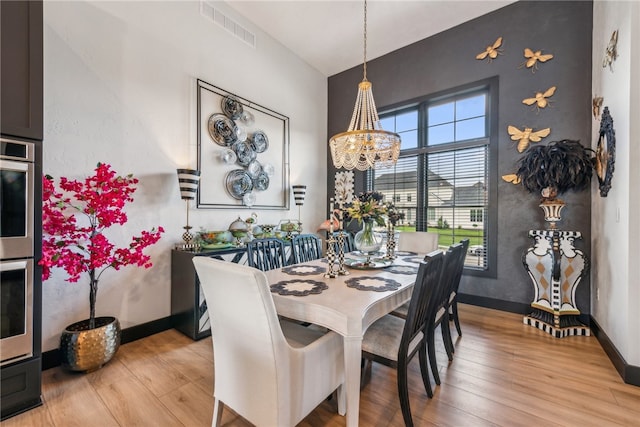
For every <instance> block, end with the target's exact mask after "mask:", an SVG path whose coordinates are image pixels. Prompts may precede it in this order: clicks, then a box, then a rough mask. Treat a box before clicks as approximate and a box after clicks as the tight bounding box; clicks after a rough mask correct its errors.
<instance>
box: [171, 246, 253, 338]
mask: <svg viewBox="0 0 640 427" xmlns="http://www.w3.org/2000/svg"><path fill="white" fill-rule="evenodd" d="M246 250H247V249H246V247H237V248H235V247H234V248H227V249H218V250H203V251H199V252H195V251H183V250H177V249H174V250H172V251H171V317H172V320H173V327H174V328H176V329H177V330H179V331H180V332H182V333H183V334H185V335H187V336H188V337H190V338H191V339H193V340H199V339H201V338H205V337H208V336H209V335H211V325H210V322H209V313H208V312H207V302H206V301H205V299H204V294H203V293H202V290H201V289H200V281H199V280H198V276H197V275H196V270H195V268H194V267H193V262H192V259H193V257H196V256H206V257H211V258H216V259H220V260H225V261H230V262H235V263H243V264H244V263H246V259H247V257H246Z"/></svg>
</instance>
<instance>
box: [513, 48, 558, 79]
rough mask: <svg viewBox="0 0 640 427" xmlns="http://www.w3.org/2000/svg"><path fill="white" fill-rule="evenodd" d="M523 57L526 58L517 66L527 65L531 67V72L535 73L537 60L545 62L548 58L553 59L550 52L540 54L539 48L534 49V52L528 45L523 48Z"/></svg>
mask: <svg viewBox="0 0 640 427" xmlns="http://www.w3.org/2000/svg"><path fill="white" fill-rule="evenodd" d="M524 57H525V58H527V60H526V61H524V62H523V63H522V64H521V65H520V67H519V68H522V67H523V66H524V67H527V68H531V72H532V73H535V72H536V70H537V69H538V62H547V61H548V60H550V59H553V55H552V54H550V53H547V54H544V55H543V54H542V51H541V50H536V51H535V52H534V51H532V50H531V49H529V48H528V47H527V48H525V49H524Z"/></svg>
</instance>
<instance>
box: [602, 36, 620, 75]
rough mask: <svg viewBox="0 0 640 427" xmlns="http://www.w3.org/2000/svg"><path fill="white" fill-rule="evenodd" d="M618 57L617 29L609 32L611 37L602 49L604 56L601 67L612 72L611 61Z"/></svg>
mask: <svg viewBox="0 0 640 427" xmlns="http://www.w3.org/2000/svg"><path fill="white" fill-rule="evenodd" d="M616 59H618V30H615V31H614V32H613V33H612V34H611V39H610V40H609V44H608V45H607V48H606V50H605V51H604V58H603V59H602V68H607V65H608V66H609V69H610V70H611V71H612V72H613V62H614V61H615V60H616Z"/></svg>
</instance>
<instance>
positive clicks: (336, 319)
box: [265, 253, 422, 427]
mask: <svg viewBox="0 0 640 427" xmlns="http://www.w3.org/2000/svg"><path fill="white" fill-rule="evenodd" d="M347 257H349V254H347ZM421 259H422V257H420V256H417V255H416V254H411V253H405V254H404V256H398V257H397V258H396V259H395V260H394V262H393V265H391V266H389V267H386V268H375V269H367V270H362V269H353V268H349V267H347V268H346V270H347V271H348V272H349V275H341V276H338V277H336V278H325V277H324V273H325V271H326V270H327V268H328V264H327V263H326V260H314V261H310V262H307V263H302V264H296V265H295V266H289V267H285V268H283V269H276V270H271V271H267V272H265V273H266V275H267V278H268V280H269V284H270V285H271V286H272V295H273V300H274V302H275V306H276V310H277V312H278V314H279V315H281V316H285V317H288V318H291V319H295V320H299V321H304V322H309V323H314V324H316V325H320V326H324V327H326V328H328V329H331V330H333V331H335V332H337V333H338V334H340V335H342V337H343V339H344V370H345V387H346V418H347V419H346V421H347V422H346V424H347V426H348V427H355V426H357V425H358V418H359V412H360V360H361V355H362V338H363V336H364V333H365V332H366V330H367V328H368V327H369V326H370V325H371V324H372V323H373V322H375V321H376V320H378V319H379V318H381V317H382V316H384V315H385V314H388V313H390V312H391V311H393V310H394V309H395V308H397V307H399V306H400V305H402V304H403V303H405V302H406V301H408V300H409V298H410V297H411V291H412V289H413V284H414V281H415V278H416V273H417V268H418V265H419V261H420V260H421ZM354 282H355V283H354ZM349 283H351V284H352V285H355V286H357V287H360V289H359V288H354V287H349V286H348V284H349ZM322 284H325V285H326V289H317V288H318V287H322ZM274 285H276V286H274ZM385 286H392V287H395V286H397V289H393V290H384V291H380V290H366V289H362V287H365V288H366V287H369V288H376V289H379V288H380V287H385ZM276 287H277V289H274V288H276ZM314 287H315V288H316V289H315V292H319V293H309V294H307V295H300V296H299V295H291V293H296V290H297V291H298V292H300V293H306V292H308V291H309V289H311V288H314ZM278 290H279V291H280V292H281V293H282V294H281V293H278ZM341 415H344V414H341Z"/></svg>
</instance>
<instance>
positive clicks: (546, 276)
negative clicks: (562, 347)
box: [522, 230, 590, 338]
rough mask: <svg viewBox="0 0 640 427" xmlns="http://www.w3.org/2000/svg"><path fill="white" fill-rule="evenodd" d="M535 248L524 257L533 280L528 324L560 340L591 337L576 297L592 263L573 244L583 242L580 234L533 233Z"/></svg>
mask: <svg viewBox="0 0 640 427" xmlns="http://www.w3.org/2000/svg"><path fill="white" fill-rule="evenodd" d="M529 237H532V238H534V239H535V243H534V245H533V246H532V247H531V248H529V249H527V250H526V251H525V253H524V255H523V256H522V262H523V264H524V268H525V269H526V270H527V272H528V273H529V277H531V280H532V281H533V289H534V291H535V296H534V298H533V302H532V303H531V307H532V308H533V312H532V313H531V314H529V315H528V316H525V317H524V319H523V322H524V323H525V324H526V325H531V326H534V327H536V328H538V329H541V330H543V331H545V332H547V333H549V334H551V335H553V336H554V337H556V338H563V337H566V336H569V335H586V336H589V335H590V330H589V328H588V327H587V326H585V325H583V324H582V323H581V322H580V321H579V320H578V316H579V314H580V311H579V310H578V307H577V306H576V303H575V294H576V289H577V287H578V285H579V284H580V281H581V280H582V278H583V277H584V276H585V275H586V274H587V273H588V271H589V260H588V259H587V258H586V256H585V255H584V253H583V252H582V251H581V250H579V249H576V248H575V247H574V245H573V242H574V240H575V239H581V238H582V234H581V233H580V232H577V231H561V230H530V231H529Z"/></svg>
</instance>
